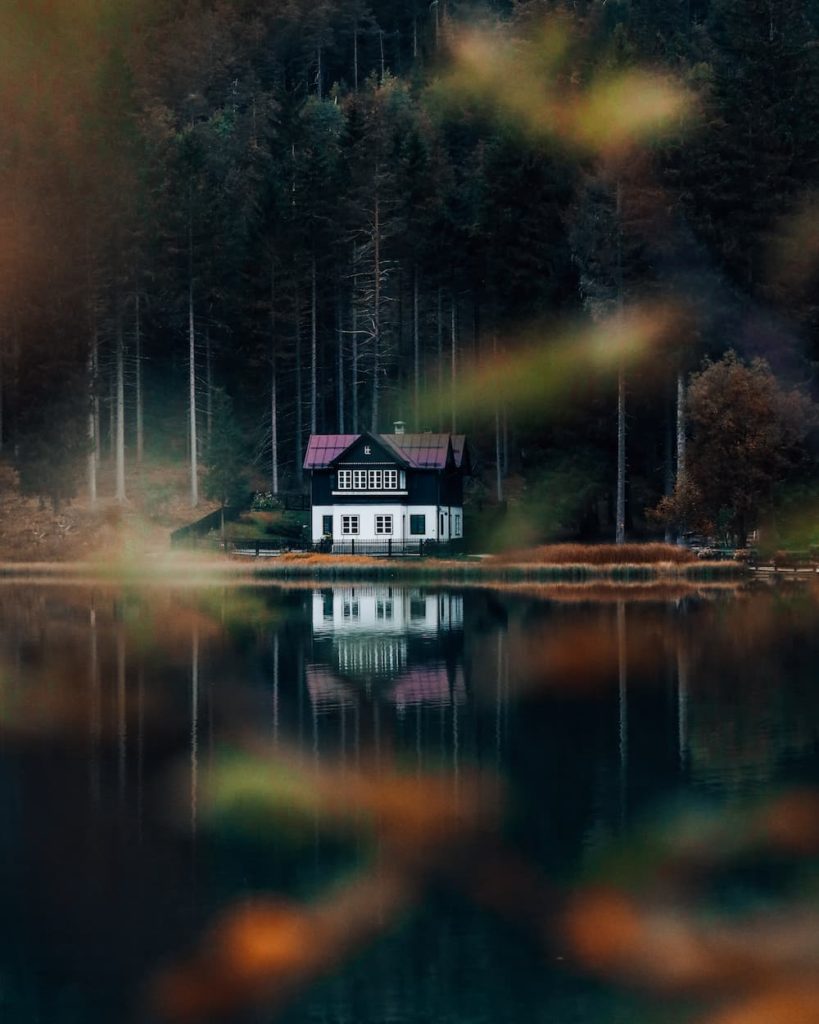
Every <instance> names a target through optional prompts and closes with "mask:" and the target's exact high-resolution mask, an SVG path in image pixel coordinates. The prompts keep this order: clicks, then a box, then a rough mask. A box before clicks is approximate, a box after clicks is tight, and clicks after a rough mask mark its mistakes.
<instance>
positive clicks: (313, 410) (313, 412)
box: [310, 252, 318, 434]
mask: <svg viewBox="0 0 819 1024" xmlns="http://www.w3.org/2000/svg"><path fill="white" fill-rule="evenodd" d="M317 316H318V312H317V309H316V254H315V252H314V253H313V255H312V258H311V261H310V433H311V434H315V433H316V431H317V430H318V366H317V363H318V325H317V322H316V321H317Z"/></svg>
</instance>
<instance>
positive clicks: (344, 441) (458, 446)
mask: <svg viewBox="0 0 819 1024" xmlns="http://www.w3.org/2000/svg"><path fill="white" fill-rule="evenodd" d="M364 436H365V435H364V434H311V435H310V441H309V443H308V445H307V454H306V455H305V457H304V468H305V469H328V468H329V467H330V466H331V465H332V463H334V462H336V461H337V460H338V459H339V458H340V457H341V456H342V455H343V454H344V453H345V452H346V451H347V449H348V448H351V447H352V446H353V445H354V444H355V442H356V441H358V440H359V438H361V437H364ZM366 436H369V437H372V438H373V440H375V441H377V442H379V443H380V444H381V445H383V446H384V448H386V449H387V450H388V451H391V452H393V453H394V454H395V456H396V458H397V459H398V460H399V461H401V462H404V463H406V465H407V466H409V467H411V468H412V469H445V468H446V465H447V461H448V459H449V456H450V453H451V454H452V458H453V461H454V463H455V465H456V466H457V467H458V468H459V469H460V468H461V467H462V465H463V461H464V453H465V452H466V450H467V449H466V437H465V436H464V435H463V434H431V433H425V434H368V435H366ZM467 468H468V467H467Z"/></svg>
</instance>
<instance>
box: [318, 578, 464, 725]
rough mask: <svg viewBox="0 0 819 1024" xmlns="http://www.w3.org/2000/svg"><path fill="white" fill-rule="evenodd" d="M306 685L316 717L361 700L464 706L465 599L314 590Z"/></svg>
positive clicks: (393, 591)
mask: <svg viewBox="0 0 819 1024" xmlns="http://www.w3.org/2000/svg"><path fill="white" fill-rule="evenodd" d="M312 615H313V658H312V662H311V664H309V665H308V666H307V686H308V689H309V693H310V699H311V701H312V703H313V707H314V709H315V710H316V711H318V712H322V711H330V710H332V709H334V708H339V707H344V706H350V705H357V704H359V703H360V702H361V701H375V702H376V703H381V704H387V705H392V706H393V707H394V708H395V709H396V710H397V712H398V714H399V716H402V715H403V713H404V711H405V709H406V708H408V707H413V706H415V707H418V706H421V705H427V706H434V707H448V706H452V705H455V704H461V703H463V702H464V701H465V700H466V685H465V680H464V671H463V659H462V652H463V598H462V597H461V596H460V595H458V594H451V593H446V594H444V593H441V594H439V593H435V592H428V591H423V590H419V589H410V588H403V587H388V586H367V585H365V586H349V587H337V588H327V589H323V590H316V591H314V592H313V607H312Z"/></svg>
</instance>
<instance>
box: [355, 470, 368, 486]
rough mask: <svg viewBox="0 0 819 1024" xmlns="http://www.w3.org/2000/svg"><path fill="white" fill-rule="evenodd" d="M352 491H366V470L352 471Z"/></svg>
mask: <svg viewBox="0 0 819 1024" xmlns="http://www.w3.org/2000/svg"><path fill="white" fill-rule="evenodd" d="M353 490H354V491H366V490H367V470H366V469H354V470H353Z"/></svg>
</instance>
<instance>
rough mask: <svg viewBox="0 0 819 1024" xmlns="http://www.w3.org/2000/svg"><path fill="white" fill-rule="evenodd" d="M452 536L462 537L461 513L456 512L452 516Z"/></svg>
mask: <svg viewBox="0 0 819 1024" xmlns="http://www.w3.org/2000/svg"><path fill="white" fill-rule="evenodd" d="M452 536H453V537H460V536H461V515H460V513H459V512H455V513H454V515H453V516H452Z"/></svg>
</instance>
